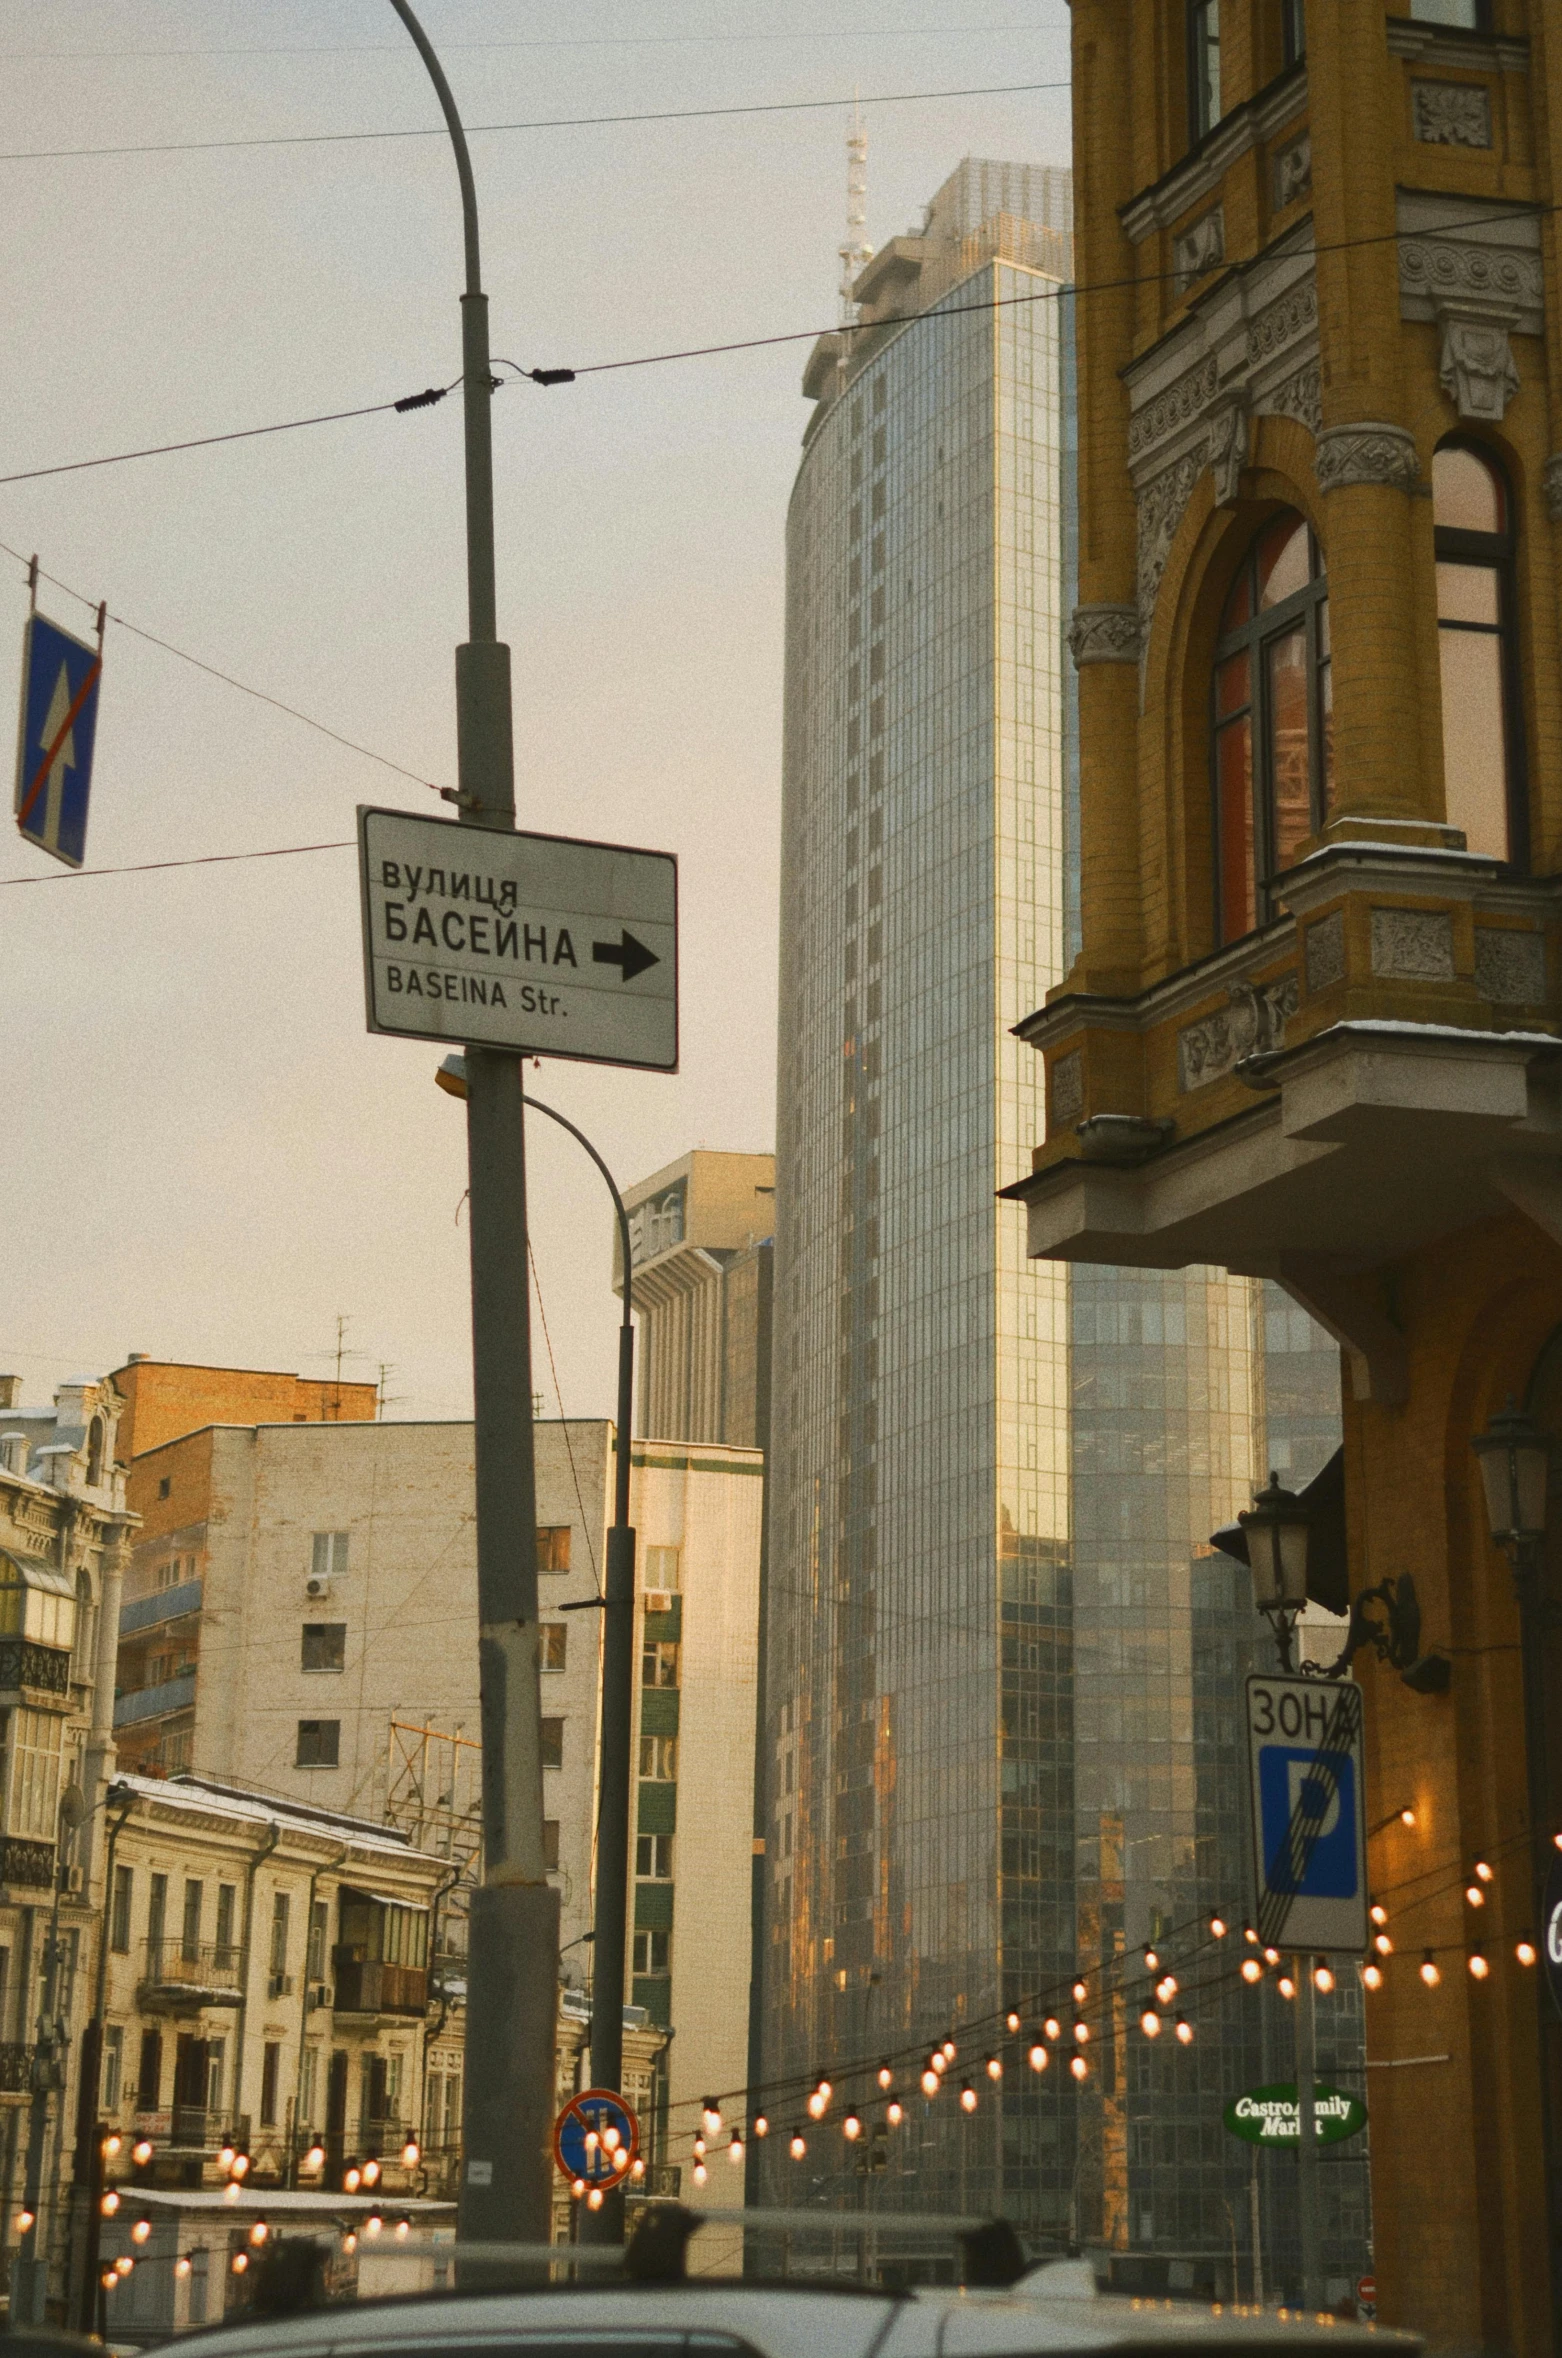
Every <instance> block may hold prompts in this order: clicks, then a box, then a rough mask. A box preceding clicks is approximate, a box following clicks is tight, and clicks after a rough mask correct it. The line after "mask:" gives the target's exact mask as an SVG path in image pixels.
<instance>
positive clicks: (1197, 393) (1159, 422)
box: [1128, 352, 1220, 459]
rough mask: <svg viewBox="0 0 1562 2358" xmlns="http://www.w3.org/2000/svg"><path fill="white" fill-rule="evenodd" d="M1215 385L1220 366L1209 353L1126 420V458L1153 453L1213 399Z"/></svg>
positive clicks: (1198, 414) (1218, 379) (1218, 381)
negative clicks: (1156, 397) (1206, 357)
mask: <svg viewBox="0 0 1562 2358" xmlns="http://www.w3.org/2000/svg"><path fill="white" fill-rule="evenodd" d="M1219 386H1220V364H1219V362H1218V361H1217V359H1216V357H1215V355H1214V353H1213V352H1212V353H1211V354H1210V356H1209V358H1208V359H1207V360H1204V361H1201V362H1200V364H1199V366H1198V367H1197V368H1190V369H1189V371H1188V373H1187V375H1186V376H1183V377H1179V378H1178V379H1177V382H1176V383H1175V384H1174V385H1171V386H1169V387H1168V388H1167V390H1166V391H1165V392H1164V393H1163V394H1161V396H1160V398H1159V399H1158V400H1156V401H1152V402H1151V403H1150V405H1149V407H1148V408H1146V409H1141V410H1140V411H1138V413H1137V414H1136V415H1135V416H1134V417H1133V418H1131V419H1130V420H1129V425H1128V456H1129V458H1130V459H1136V458H1139V457H1141V456H1142V455H1143V454H1144V452H1146V451H1148V450H1153V449H1154V448H1155V446H1156V444H1157V443H1158V442H1164V441H1165V440H1166V439H1167V437H1168V436H1169V435H1171V434H1174V433H1175V432H1176V431H1177V428H1178V427H1179V426H1183V425H1186V424H1187V422H1188V420H1189V419H1190V418H1196V417H1198V416H1200V415H1201V414H1202V412H1203V411H1204V410H1205V409H1207V408H1208V406H1209V404H1210V403H1211V402H1212V401H1213V400H1214V398H1215V395H1216V392H1217V391H1218V390H1219Z"/></svg>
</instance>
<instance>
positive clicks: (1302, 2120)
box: [1291, 1957, 1323, 2309]
mask: <svg viewBox="0 0 1562 2358" xmlns="http://www.w3.org/2000/svg"><path fill="white" fill-rule="evenodd" d="M1291 1970H1292V1972H1293V1973H1294V1974H1295V1976H1296V1998H1295V2001H1294V2003H1295V2006H1296V2110H1297V2146H1296V2195H1297V2201H1296V2209H1297V2224H1298V2227H1299V2228H1300V2231H1301V2241H1302V2307H1303V2308H1304V2309H1321V2308H1322V2307H1323V2249H1322V2247H1323V2236H1322V2222H1321V2218H1320V2204H1319V2193H1320V2188H1319V2185H1318V2120H1317V2114H1316V2112H1315V2110H1314V2106H1313V2090H1314V2085H1315V2083H1316V2081H1317V2077H1318V2040H1317V2018H1316V2016H1315V2015H1314V2012H1313V1977H1312V1960H1311V1959H1310V1958H1308V1957H1297V1958H1295V1959H1293V1961H1292V1965H1291Z"/></svg>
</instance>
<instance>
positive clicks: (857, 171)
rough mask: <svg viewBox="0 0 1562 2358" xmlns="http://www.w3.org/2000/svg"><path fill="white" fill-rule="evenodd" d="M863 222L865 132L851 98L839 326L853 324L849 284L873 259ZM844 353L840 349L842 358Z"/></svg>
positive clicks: (865, 202)
mask: <svg viewBox="0 0 1562 2358" xmlns="http://www.w3.org/2000/svg"><path fill="white" fill-rule="evenodd" d="M867 223H868V134H867V131H866V130H865V128H864V126H863V120H862V108H861V107H860V106H859V104H858V103H857V101H856V99H855V98H854V99H853V100H852V121H851V129H850V130H849V131H848V132H847V134H846V243H845V245H844V246H842V247H841V249H840V256H841V326H842V327H843V328H854V327H855V326H856V324H857V304H856V300H855V298H854V296H853V294H852V288H853V286H854V284H855V283H856V279H857V273H858V272H859V271H860V270H862V269H864V268H865V267H866V265H867V264H868V263H870V262H871V261H872V260H873V248H872V247H871V246H870V245H869V244H868V242H867V239H866V238H865V237H864V236H863V231H864V229H865V228H866V227H867ZM848 348H849V346H848ZM844 357H845V353H844V351H843V354H842V358H843V360H844Z"/></svg>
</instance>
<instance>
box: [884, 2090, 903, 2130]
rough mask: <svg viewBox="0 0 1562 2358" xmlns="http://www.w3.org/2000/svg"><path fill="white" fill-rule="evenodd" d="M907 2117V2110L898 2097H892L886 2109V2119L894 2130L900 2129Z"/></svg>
mask: <svg viewBox="0 0 1562 2358" xmlns="http://www.w3.org/2000/svg"><path fill="white" fill-rule="evenodd" d="M905 2117H906V2108H905V2106H904V2105H903V2104H902V2103H901V2101H900V2098H899V2097H898V2096H892V2097H891V2098H890V2100H889V2102H888V2104H886V2105H885V2107H884V2118H885V2119H886V2121H888V2123H889V2125H890V2127H891V2128H892V2129H898V2128H899V2127H900V2124H901V2122H902V2121H903V2120H904V2119H905Z"/></svg>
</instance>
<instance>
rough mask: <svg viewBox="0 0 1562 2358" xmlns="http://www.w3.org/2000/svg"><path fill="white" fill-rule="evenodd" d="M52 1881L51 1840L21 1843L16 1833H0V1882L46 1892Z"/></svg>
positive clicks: (21, 1840) (52, 1849) (0, 1883)
mask: <svg viewBox="0 0 1562 2358" xmlns="http://www.w3.org/2000/svg"><path fill="white" fill-rule="evenodd" d="M53 1882H54V1845H53V1843H52V1842H25V1841H23V1839H22V1838H21V1836H20V1835H17V1834H0V1885H4V1884H11V1885H15V1886H19V1887H21V1888H22V1889H25V1890H28V1891H48V1890H49V1889H50V1888H51V1886H52V1884H53Z"/></svg>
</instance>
